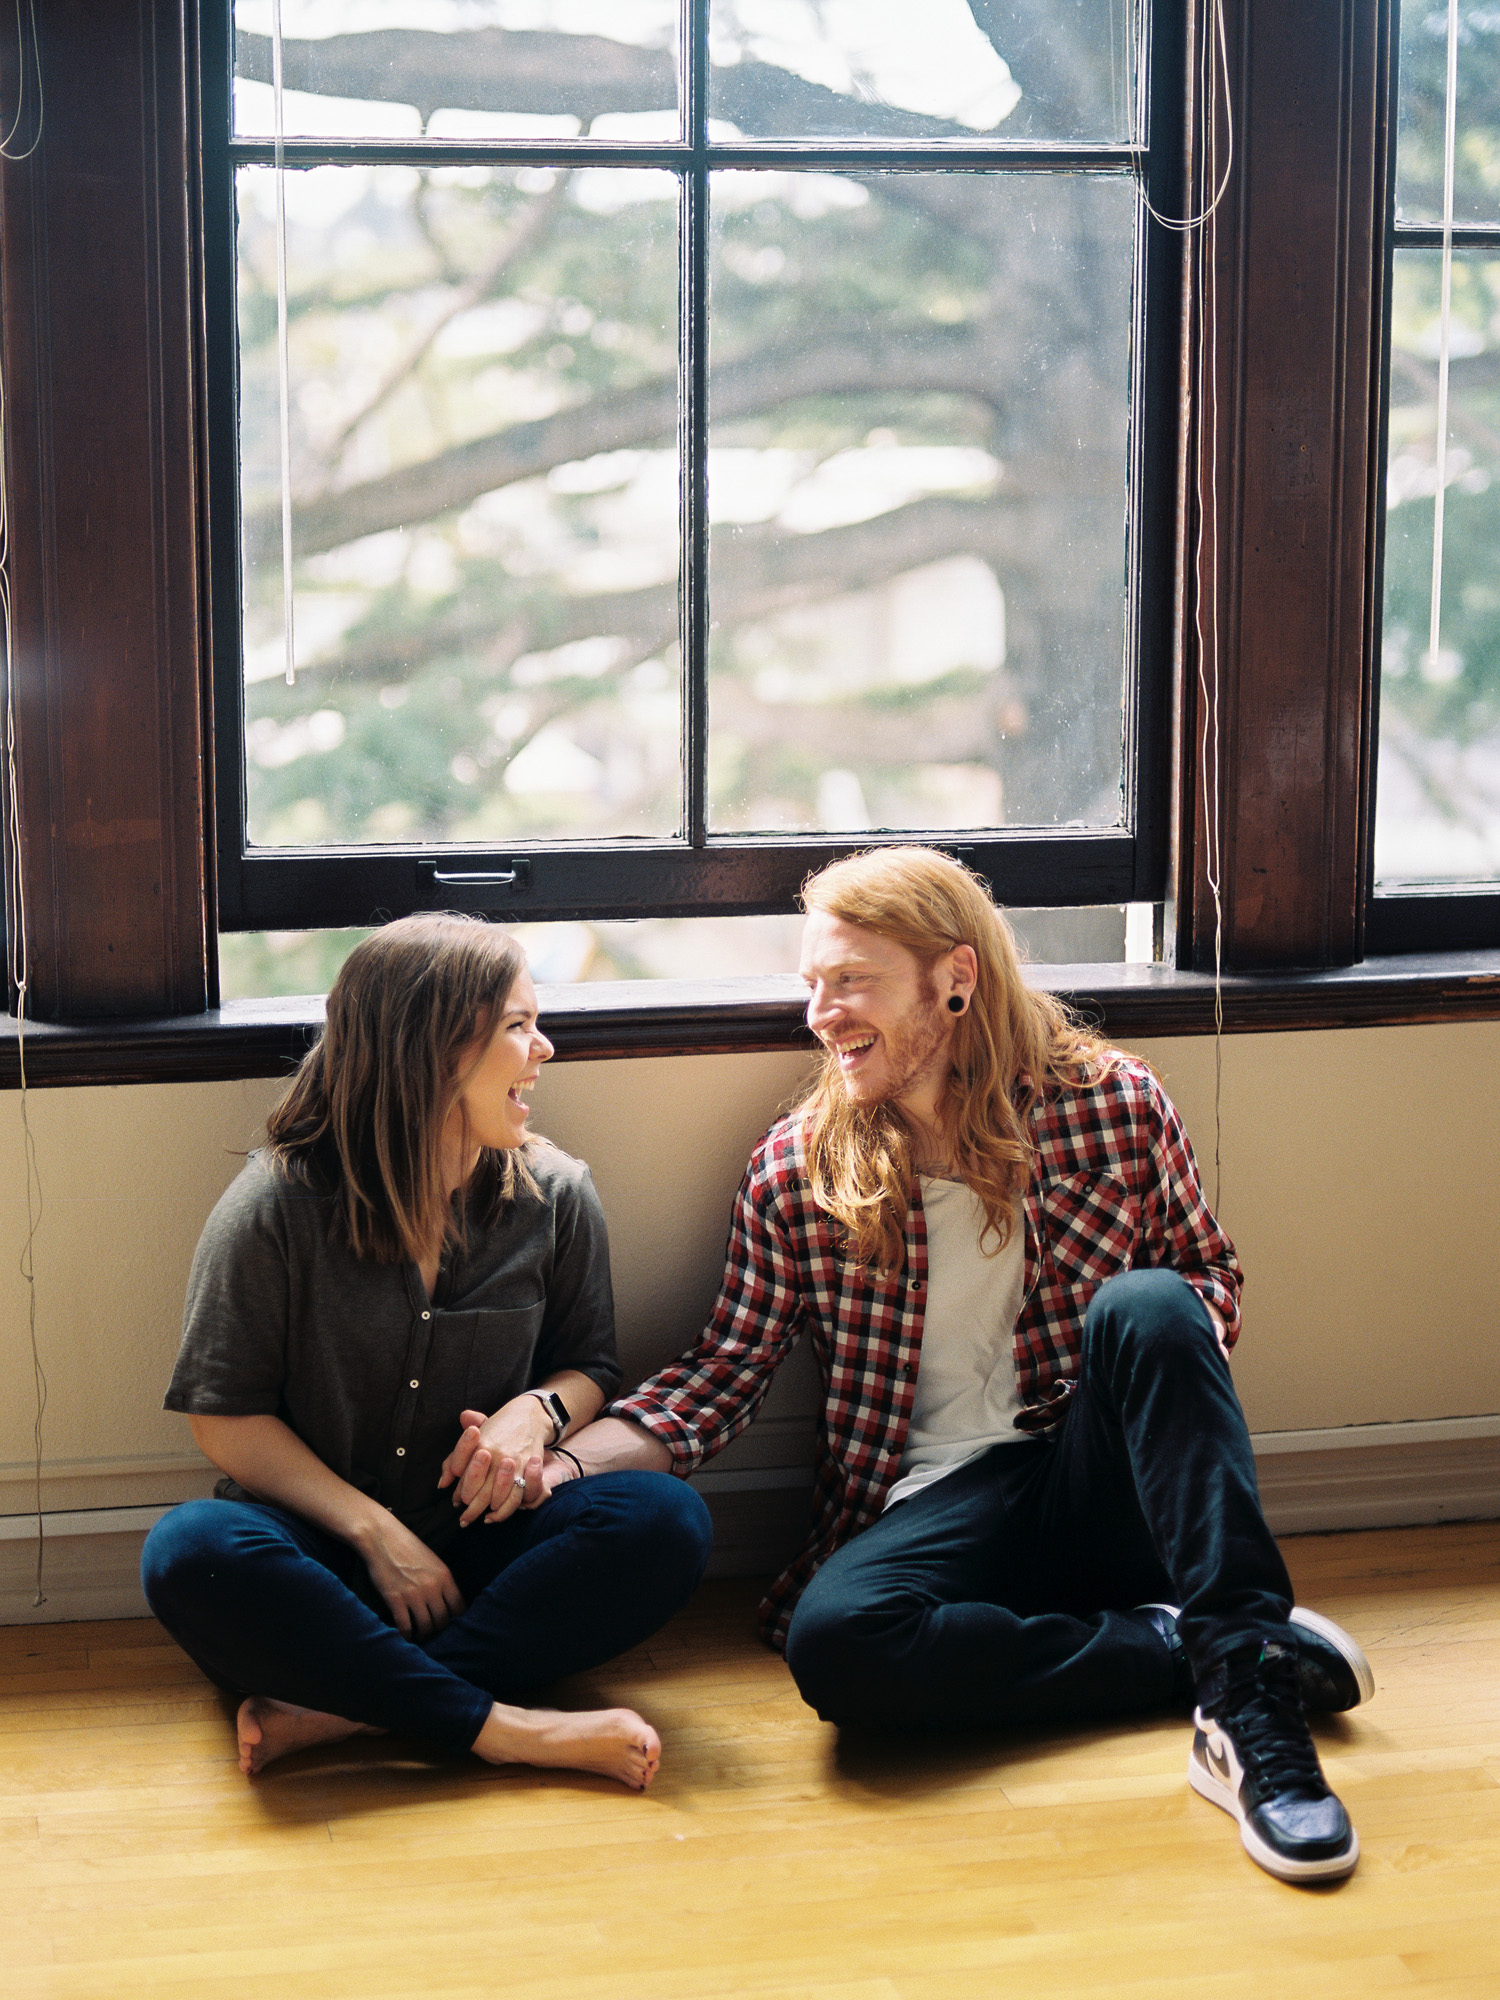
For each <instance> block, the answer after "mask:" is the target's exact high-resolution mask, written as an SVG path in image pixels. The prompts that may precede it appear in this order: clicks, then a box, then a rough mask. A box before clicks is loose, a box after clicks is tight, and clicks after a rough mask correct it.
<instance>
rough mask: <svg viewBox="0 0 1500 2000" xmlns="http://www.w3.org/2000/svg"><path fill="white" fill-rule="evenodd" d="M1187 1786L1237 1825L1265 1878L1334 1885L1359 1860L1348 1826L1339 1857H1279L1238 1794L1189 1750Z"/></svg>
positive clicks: (1356, 1841) (1355, 1839)
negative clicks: (1205, 1767) (1238, 1824)
mask: <svg viewBox="0 0 1500 2000" xmlns="http://www.w3.org/2000/svg"><path fill="white" fill-rule="evenodd" d="M1188 1783H1189V1784H1190V1785H1191V1786H1192V1788H1193V1790H1194V1791H1195V1792H1196V1793H1197V1794H1198V1796H1199V1797H1200V1798H1204V1799H1207V1800H1208V1802H1209V1804H1210V1805H1215V1806H1217V1807H1218V1808H1219V1810H1220V1811H1221V1812H1227V1813H1228V1814H1229V1816H1230V1818H1231V1819H1236V1820H1238V1821H1239V1823H1240V1840H1241V1842H1242V1843H1243V1845H1244V1849H1245V1852H1246V1853H1247V1854H1248V1855H1249V1856H1250V1859H1251V1860H1252V1861H1253V1862H1255V1863H1256V1865H1257V1866H1258V1867H1261V1868H1264V1869H1265V1871H1266V1873H1267V1874H1268V1875H1274V1876H1276V1878H1277V1880H1278V1881H1281V1882H1337V1881H1339V1880H1340V1879H1341V1878H1342V1877H1343V1876H1345V1875H1352V1874H1353V1872H1354V1867H1355V1863H1356V1862H1357V1861H1358V1860H1359V1835H1358V1834H1357V1833H1356V1832H1355V1831H1354V1828H1353V1827H1352V1826H1351V1827H1350V1829H1349V1846H1348V1848H1347V1849H1346V1850H1345V1852H1344V1853H1343V1854H1331V1855H1328V1856H1326V1857H1325V1858H1324V1859H1323V1860H1321V1861H1293V1860H1290V1859H1289V1858H1288V1857H1287V1856H1286V1855H1285V1854H1281V1853H1279V1852H1278V1851H1277V1849H1276V1848H1274V1847H1272V1846H1270V1845H1269V1843H1268V1842H1266V1841H1264V1840H1262V1839H1261V1837H1260V1835H1259V1834H1258V1833H1257V1832H1256V1830H1255V1828H1254V1827H1253V1826H1252V1825H1251V1824H1250V1822H1249V1820H1248V1819H1247V1818H1246V1816H1245V1814H1244V1812H1243V1810H1242V1809H1241V1806H1240V1801H1239V1795H1238V1793H1236V1792H1234V1791H1231V1790H1230V1788H1229V1786H1228V1785H1226V1784H1224V1783H1222V1781H1221V1780H1220V1779H1218V1778H1216V1777H1215V1776H1214V1774H1213V1772H1212V1771H1207V1770H1205V1769H1204V1767H1203V1766H1202V1765H1201V1764H1200V1763H1199V1762H1198V1759H1197V1758H1196V1757H1195V1756H1194V1755H1193V1752H1192V1751H1191V1749H1190V1750H1189V1751H1188Z"/></svg>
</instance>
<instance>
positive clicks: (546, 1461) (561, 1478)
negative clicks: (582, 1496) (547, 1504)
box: [521, 1451, 583, 1507]
mask: <svg viewBox="0 0 1500 2000" xmlns="http://www.w3.org/2000/svg"><path fill="white" fill-rule="evenodd" d="M582 1477H583V1474H582V1473H581V1472H580V1471H579V1469H578V1467H577V1466H576V1465H575V1464H574V1463H573V1460H572V1459H571V1458H564V1457H563V1456H562V1454H561V1452H552V1451H549V1452H548V1453H547V1455H546V1456H545V1458H543V1460H542V1477H541V1491H540V1493H539V1494H538V1495H537V1497H536V1499H535V1500H533V1499H532V1497H531V1485H530V1482H529V1481H528V1482H527V1487H526V1498H525V1499H524V1500H523V1501H522V1502H521V1505H522V1506H523V1507H540V1506H541V1504H542V1502H543V1501H544V1500H545V1499H546V1498H547V1496H548V1495H549V1494H550V1493H552V1492H554V1491H555V1490H556V1488H557V1487H559V1486H566V1485H567V1483H568V1481H569V1480H570V1479H581V1478H582Z"/></svg>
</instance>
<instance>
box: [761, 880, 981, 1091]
mask: <svg viewBox="0 0 1500 2000" xmlns="http://www.w3.org/2000/svg"><path fill="white" fill-rule="evenodd" d="M960 950H962V951H967V947H960ZM970 956H972V954H970ZM949 957H950V958H951V957H952V954H950V955H949ZM801 972H802V977H803V979H804V981H805V982H806V984H807V989H808V1001H807V1025H808V1026H809V1027H810V1028H811V1029H812V1031H813V1033H814V1034H815V1035H816V1036H817V1038H818V1040H819V1041H820V1042H822V1043H823V1045H824V1047H825V1048H828V1049H831V1050H832V1051H833V1052H834V1053H835V1054H836V1055H837V1057H838V1064H839V1075H840V1076H841V1077H842V1079H843V1084H844V1088H845V1090H846V1091H847V1092H848V1094H849V1097H850V1099H851V1101H852V1102H853V1103H856V1104H864V1105H873V1104H885V1103H889V1102H895V1103H896V1104H898V1105H899V1106H900V1107H901V1109H902V1110H903V1111H904V1112H906V1113H907V1114H908V1115H909V1116H911V1117H912V1118H914V1119H915V1120H916V1121H917V1122H918V1123H919V1124H920V1125H931V1124H933V1123H935V1121H936V1117H937V1111H938V1105H939V1102H940V1100H941V1098H942V1094H943V1088H944V1085H945V1084H946V1082H947V1078H948V1072H949V1070H950V1068H951V1066H952V1046H953V1031H954V1027H955V1024H956V1019H957V1017H956V1016H955V1015H954V1014H952V1013H950V1012H949V1011H948V1008H947V1005H946V999H947V995H948V993H949V992H951V991H954V990H959V989H958V988H957V983H956V981H955V978H954V969H953V967H952V965H951V964H950V963H949V962H948V960H947V959H944V960H940V961H939V962H938V964H937V965H936V966H934V967H932V968H930V969H927V968H924V967H923V966H922V965H921V963H920V962H919V961H918V960H917V959H916V958H915V957H914V956H913V954H912V953H911V952H909V951H907V950H906V948H905V947H904V946H903V945H899V944H894V943H892V942H891V940H890V939H888V938H883V937H880V936H879V935H878V934H877V933H876V932H874V931H869V930H865V929H864V928H863V927H862V926H861V925H859V924H851V923H846V922H845V920H844V919H843V918H842V917H835V916H831V915H830V914H829V913H828V912H827V911H826V910H813V911H812V912H811V913H810V914H809V916H808V919H807V922H806V924H805V925H804V926H803V931H802V963H801Z"/></svg>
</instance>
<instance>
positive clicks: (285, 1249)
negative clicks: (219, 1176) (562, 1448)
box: [166, 1143, 620, 1553]
mask: <svg viewBox="0 0 1500 2000" xmlns="http://www.w3.org/2000/svg"><path fill="white" fill-rule="evenodd" d="M528 1159H529V1164H530V1166H531V1169H532V1172H533V1175H534V1176H535V1179H536V1182H537V1186H538V1189H539V1193H537V1194H532V1193H529V1192H527V1191H525V1190H519V1191H518V1192H517V1194H516V1197H515V1199H514V1201H512V1202H511V1203H510V1204H509V1206H508V1207H507V1208H506V1211H505V1213H504V1215H503V1216H502V1217H501V1219H500V1221H499V1223H498V1224H497V1225H496V1226H495V1228H493V1229H492V1230H489V1231H486V1232H482V1233H481V1232H478V1231H474V1230H471V1231H470V1238H469V1241H468V1242H467V1244H465V1245H464V1247H463V1248H462V1249H460V1250H456V1251H451V1252H450V1253H448V1254H447V1255H445V1257H444V1260H443V1263H442V1266H441V1268H440V1270H439V1272H438V1278H437V1283H436V1285H435V1287H434V1289H433V1294H432V1297H431V1298H429V1297H428V1296H427V1292H426V1289H425V1288H424V1286H423V1284H422V1279H421V1276H420V1274H419V1272H418V1270H417V1267H416V1265H415V1264H410V1263H408V1264H377V1263H374V1262H372V1261H371V1260H370V1259H368V1258H361V1257H356V1256H355V1255H354V1254H353V1253H352V1252H351V1251H350V1250H348V1249H347V1248H345V1247H344V1245H343V1244H342V1243H340V1242H339V1241H338V1240H337V1238H336V1237H335V1235H334V1232H333V1229H332V1226H331V1225H332V1221H333V1201H332V1198H331V1197H330V1196H327V1195H322V1194H318V1193H316V1192H315V1191H313V1190H312V1189H309V1188H307V1187H304V1186H302V1185H301V1184H300V1183H298V1182H296V1181H294V1180H291V1179H289V1178H288V1177H287V1176H286V1175H285V1174H284V1173H283V1172H282V1171H281V1170H280V1169H279V1168H278V1167H277V1166H276V1165H275V1164H274V1163H273V1162H272V1161H270V1160H269V1159H267V1158H265V1157H264V1156H262V1155H261V1154H258V1153H252V1154H251V1156H250V1158H249V1160H248V1161H247V1162H246V1165H245V1168H244V1170H243V1172H242V1173H240V1175H239V1176H238V1178H237V1179H236V1180H235V1181H234V1182H233V1183H232V1185H231V1186H230V1187H229V1188H228V1189H227V1191H226V1192H225V1194H224V1196H223V1197H222V1199H221V1200H220V1201H219V1203H218V1205H217V1206H216V1207H215V1209H214V1211H213V1213H212V1214H211V1215H210V1217H209V1218H208V1222H207V1224H206V1226H205V1227H204V1231H203V1235H202V1238H201V1239H200V1241H199V1244H198V1250H197V1254H196V1256H195V1257H194V1259H193V1268H192V1274H191V1276H190V1278H189V1280H188V1296H187V1307H186V1311H185V1314H184V1321H183V1336H182V1347H181V1350H180V1352H179V1354H178V1357H177V1366H176V1368H175V1370H174V1371H173V1375H172V1381H171V1385H170V1387H169V1388H168V1390H167V1396H166V1407H167V1409H169V1410H178V1411H181V1412H183V1413H185V1414H191V1415H194V1416H230V1417H248V1416H263V1415H264V1416H276V1417H279V1418H280V1419H281V1420H282V1422H283V1423H285V1424H287V1425H288V1426H289V1427H290V1428H291V1429H292V1430H293V1431H295V1432H296V1434H297V1436H298V1437H300V1438H301V1439H302V1441H303V1442H304V1443H305V1444H306V1445H308V1446H309V1447H310V1448H311V1449H312V1450H313V1451H314V1452H316V1453H317V1455H318V1457H319V1458H320V1459H322V1461H323V1463H324V1464H325V1465H327V1466H328V1467H330V1468H331V1470H332V1471H334V1472H336V1473H337V1474H338V1475H339V1477H340V1478H341V1479H345V1480H347V1481H348V1482H349V1484H350V1485H351V1486H356V1487H358V1488H359V1490H360V1491H361V1492H362V1493H367V1494H369V1495H370V1497H371V1498H372V1499H374V1500H377V1501H379V1502H380V1504H381V1505H382V1506H384V1507H388V1508H389V1509H390V1510H391V1512H392V1513H393V1514H395V1515H396V1517H397V1518H398V1519H399V1520H401V1521H403V1522H404V1523H405V1524H406V1526H407V1527H409V1528H411V1529H412V1531H413V1532H414V1533H415V1534H417V1535H419V1536H420V1537H421V1538H422V1540H423V1541H425V1542H426V1543H427V1544H428V1546H429V1547H430V1548H433V1549H435V1550H437V1551H438V1552H439V1553H441V1552H442V1550H443V1549H444V1548H445V1547H446V1546H447V1545H448V1544H449V1543H450V1542H451V1541H452V1539H453V1537H454V1535H455V1534H456V1533H457V1527H458V1516H457V1514H456V1513H455V1511H454V1509H453V1506H452V1502H451V1498H450V1496H449V1495H448V1494H446V1493H439V1492H438V1490H437V1480H438V1473H439V1471H440V1470H441V1468H442V1463H443V1460H444V1459H445V1458H446V1457H447V1455H448V1453H449V1452H450V1451H451V1450H452V1449H453V1447H454V1445H455V1444H456V1443H457V1441H458V1436H459V1412H460V1411H461V1410H464V1409H481V1410H484V1411H486V1412H491V1411H494V1410H497V1409H499V1408H500V1406H501V1405H502V1404H503V1403H506V1402H509V1401H510V1399H511V1398H512V1397H513V1396H518V1395H520V1394H521V1392H522V1391H523V1390H525V1389H528V1388H531V1387H532V1386H533V1385H534V1384H535V1383H537V1382H542V1381H545V1380H546V1379H547V1378H548V1377H549V1376H550V1375H553V1374H555V1373H556V1372H557V1371H558V1370H560V1369H564V1368H576V1369H578V1370H580V1371H581V1372H582V1373H583V1374H585V1375H587V1376H589V1377H591V1379H592V1380H593V1381H595V1382H597V1383H598V1384H599V1387H600V1388H601V1389H602V1390H603V1391H604V1393H605V1395H606V1396H609V1395H611V1394H612V1393H613V1392H614V1391H615V1389H617V1388H618V1386H619V1382H620V1369H619V1364H618V1362H617V1360H616V1358H615V1326H614V1298H613V1293H612V1291H611V1287H610V1275H609V1245H608V1241H607V1238H606V1234H605V1227H604V1214H603V1211H602V1209H601V1208H600V1205H599V1197H598V1195H597V1194H596V1193H595V1192H594V1184H593V1181H592V1180H591V1179H590V1177H589V1171H588V1168H587V1167H585V1166H584V1165H583V1164H582V1162H581V1161H579V1160H574V1159H570V1158H569V1157H568V1155H567V1154H566V1153H562V1152H559V1151H558V1150H557V1149H556V1148H555V1147H551V1146H548V1145H546V1144H545V1143H543V1144H541V1145H538V1146H537V1147H536V1148H535V1149H534V1150H533V1151H532V1152H531V1153H530V1154H529V1156H528ZM217 1490H218V1491H219V1493H220V1494H222V1495H224V1496H225V1497H228V1498H249V1497H250V1496H249V1495H247V1494H245V1493H244V1492H243V1490H242V1489H241V1488H240V1487H238V1486H236V1485H235V1483H234V1482H233V1481H232V1480H224V1481H221V1482H220V1485H219V1487H218V1489H217Z"/></svg>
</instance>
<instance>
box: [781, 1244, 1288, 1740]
mask: <svg viewBox="0 0 1500 2000" xmlns="http://www.w3.org/2000/svg"><path fill="white" fill-rule="evenodd" d="M1162 1601H1165V1602H1167V1603H1171V1604H1178V1605H1180V1606H1181V1607H1182V1616H1181V1618H1180V1620H1179V1622H1178V1630H1179V1632H1180V1634H1181V1636H1182V1640H1183V1643H1184V1645H1185V1647H1186V1649H1187V1654H1188V1659H1189V1660H1190V1662H1191V1664H1192V1667H1193V1670H1194V1673H1195V1674H1196V1676H1197V1678H1198V1679H1199V1680H1200V1681H1201V1680H1202V1679H1203V1677H1204V1675H1205V1674H1206V1673H1207V1672H1208V1670H1209V1668H1210V1667H1211V1666H1212V1665H1213V1664H1214V1662H1215V1661H1216V1660H1218V1659H1220V1658H1221V1657H1222V1656H1223V1655H1224V1654H1226V1653H1227V1652H1229V1651H1231V1650H1233V1649H1234V1648H1236V1647H1237V1646H1239V1645H1241V1644H1243V1643H1244V1642H1245V1641H1246V1640H1248V1639H1251V1638H1254V1637H1270V1636H1273V1635H1275V1633H1276V1632H1277V1631H1278V1629H1280V1630H1281V1631H1282V1632H1283V1634H1284V1631H1285V1620H1286V1616H1287V1613H1288V1611H1289V1610H1290V1609H1291V1584H1290V1582H1289V1580H1288V1577H1287V1573H1286V1567H1285V1565H1284V1564H1283V1562H1282V1560H1281V1554H1280V1551H1279V1550H1278V1549H1277V1547H1276V1543H1275V1540H1274V1539H1273V1537H1272V1535H1271V1531H1270V1529H1269V1528H1268V1527H1267V1526H1266V1523H1265V1517H1264V1516H1263V1515H1262V1513H1261V1511H1260V1500H1259V1497H1258V1495H1257V1491H1256V1484H1255V1461H1254V1458H1253V1456H1252V1454H1251V1450H1250V1437H1249V1433H1248V1431H1247V1430H1246V1428H1245V1419H1244V1414H1243V1412H1242V1411H1241V1409H1240V1406H1239V1400H1238V1398H1237V1397H1236V1396H1235V1393H1234V1388H1233V1386H1232V1384H1231V1382H1230V1378H1229V1366H1228V1363H1227V1362H1226V1361H1225V1359H1224V1357H1223V1355H1222V1354H1221V1352H1220V1351H1219V1346H1218V1342H1217V1341H1216V1340H1215V1338H1214V1333H1213V1327H1212V1324H1211V1322H1210V1320H1209V1317H1208V1313H1207V1311H1206V1310H1205V1308H1204V1306H1203V1304H1202V1302H1201V1300H1200V1299H1199V1297H1198V1295H1197V1293H1196V1292H1194V1291H1193V1289H1192V1287H1191V1286H1190V1285H1189V1284H1188V1283H1187V1282H1186V1280H1185V1279H1183V1278H1181V1277H1180V1276H1178V1274H1177V1273H1176V1272H1174V1271H1130V1272H1126V1273H1124V1274H1122V1275H1121V1276H1120V1277H1117V1278H1111V1279H1110V1280H1109V1282H1108V1283H1107V1284H1105V1285H1102V1286H1101V1287H1100V1289H1099V1291H1098V1292H1097V1293H1096V1294H1095V1297H1094V1299H1093V1302H1092V1304H1091V1305H1090V1307H1089V1312H1088V1319H1087V1321H1086V1323H1085V1327H1084V1337H1083V1355H1082V1360H1081V1363H1080V1368H1079V1376H1078V1387H1077V1389H1076V1390H1075V1391H1074V1393H1073V1396H1072V1399H1071V1402H1070V1404H1069V1406H1068V1412H1067V1416H1066V1418H1065V1419H1064V1421H1063V1423H1062V1426H1061V1429H1060V1431H1058V1432H1057V1433H1056V1434H1055V1435H1054V1436H1053V1437H1051V1438H1049V1439H1045V1440H1036V1441H1027V1442H1025V1443H1017V1444H1011V1443H1005V1444H999V1445H995V1446H993V1447H992V1448H991V1449H990V1450H989V1451H988V1452H986V1453H985V1455H984V1456H983V1457H982V1458H980V1459H976V1460H975V1461H974V1462H973V1463H972V1464H970V1465H966V1466H965V1467H963V1469H962V1470H961V1471H958V1472H954V1473H950V1474H949V1475H948V1477H947V1478H946V1479H941V1480H939V1481H938V1482H937V1484H936V1485H934V1486H930V1487H927V1488H926V1489H924V1490H923V1491H922V1492H920V1493H918V1494H915V1495H914V1496H913V1497H912V1498H911V1499H910V1500H903V1501H900V1502H898V1503H897V1505H896V1506H894V1507H893V1508H891V1509H890V1510H889V1512H887V1513H886V1514H884V1515H882V1517H881V1518H880V1520H879V1521H878V1522H876V1523H875V1525H874V1526H873V1527H871V1528H869V1529H867V1530H866V1532H865V1533H864V1534H862V1535H859V1536H857V1537H856V1538H855V1540H854V1541H852V1542H850V1543H848V1544H846V1546H845V1547H844V1548H842V1549H840V1550H839V1552H838V1553H837V1555H835V1556H833V1557H832V1558H831V1559H830V1560H829V1561H828V1562H827V1563H825V1564H824V1566H823V1568H822V1569H821V1570H819V1572H818V1574H817V1575H816V1576H815V1577H814V1578H813V1581H812V1583H811V1584H810V1585H809V1586H808V1589H807V1591H806V1593H805V1595H804V1596H803V1598H802V1600H801V1602H800V1604H799V1605H798V1607H797V1611H796V1614H795V1616H794V1617H793V1619H792V1625H791V1631H790V1633H789V1635H788V1638H787V1648H786V1657H787V1664H788V1666H789V1667H790V1668H791V1670H792V1674H793V1676H794V1677H795V1679H796V1682H797V1685H798V1687H799V1688H800V1689H801V1691H802V1694H803V1697H804V1698H805V1699H806V1700H807V1701H808V1702H810V1703H811V1705H812V1706H813V1707H814V1708H815V1709H816V1710H817V1711H818V1713H819V1715H821V1716H822V1717H823V1719H824V1720H825V1721H827V1722H839V1723H861V1724H866V1725H872V1726H875V1727H881V1728H900V1729H913V1730H931V1729H973V1728H984V1727H990V1726H994V1725H997V1724H1008V1723H1027V1722H1048V1721H1057V1720H1065V1719H1069V1718H1081V1717H1090V1716H1108V1715H1118V1714H1126V1713H1129V1712H1131V1711H1133V1710H1142V1709H1153V1708H1165V1707H1167V1706H1169V1705H1170V1703H1171V1700H1172V1696H1173V1686H1172V1678H1173V1677H1172V1668H1171V1658H1170V1655H1169V1653H1168V1651H1167V1648H1166V1646H1165V1645H1164V1644H1163V1642H1162V1640H1161V1638H1160V1636H1159V1635H1158V1634H1157V1633H1156V1632H1155V1631H1153V1630H1152V1629H1151V1627H1150V1626H1149V1625H1148V1624H1147V1623H1146V1621H1145V1620H1144V1619H1141V1618H1137V1617H1131V1616H1129V1615H1128V1614H1129V1612H1130V1610H1131V1607H1133V1606H1135V1605H1139V1604H1143V1603H1150V1602H1162Z"/></svg>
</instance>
